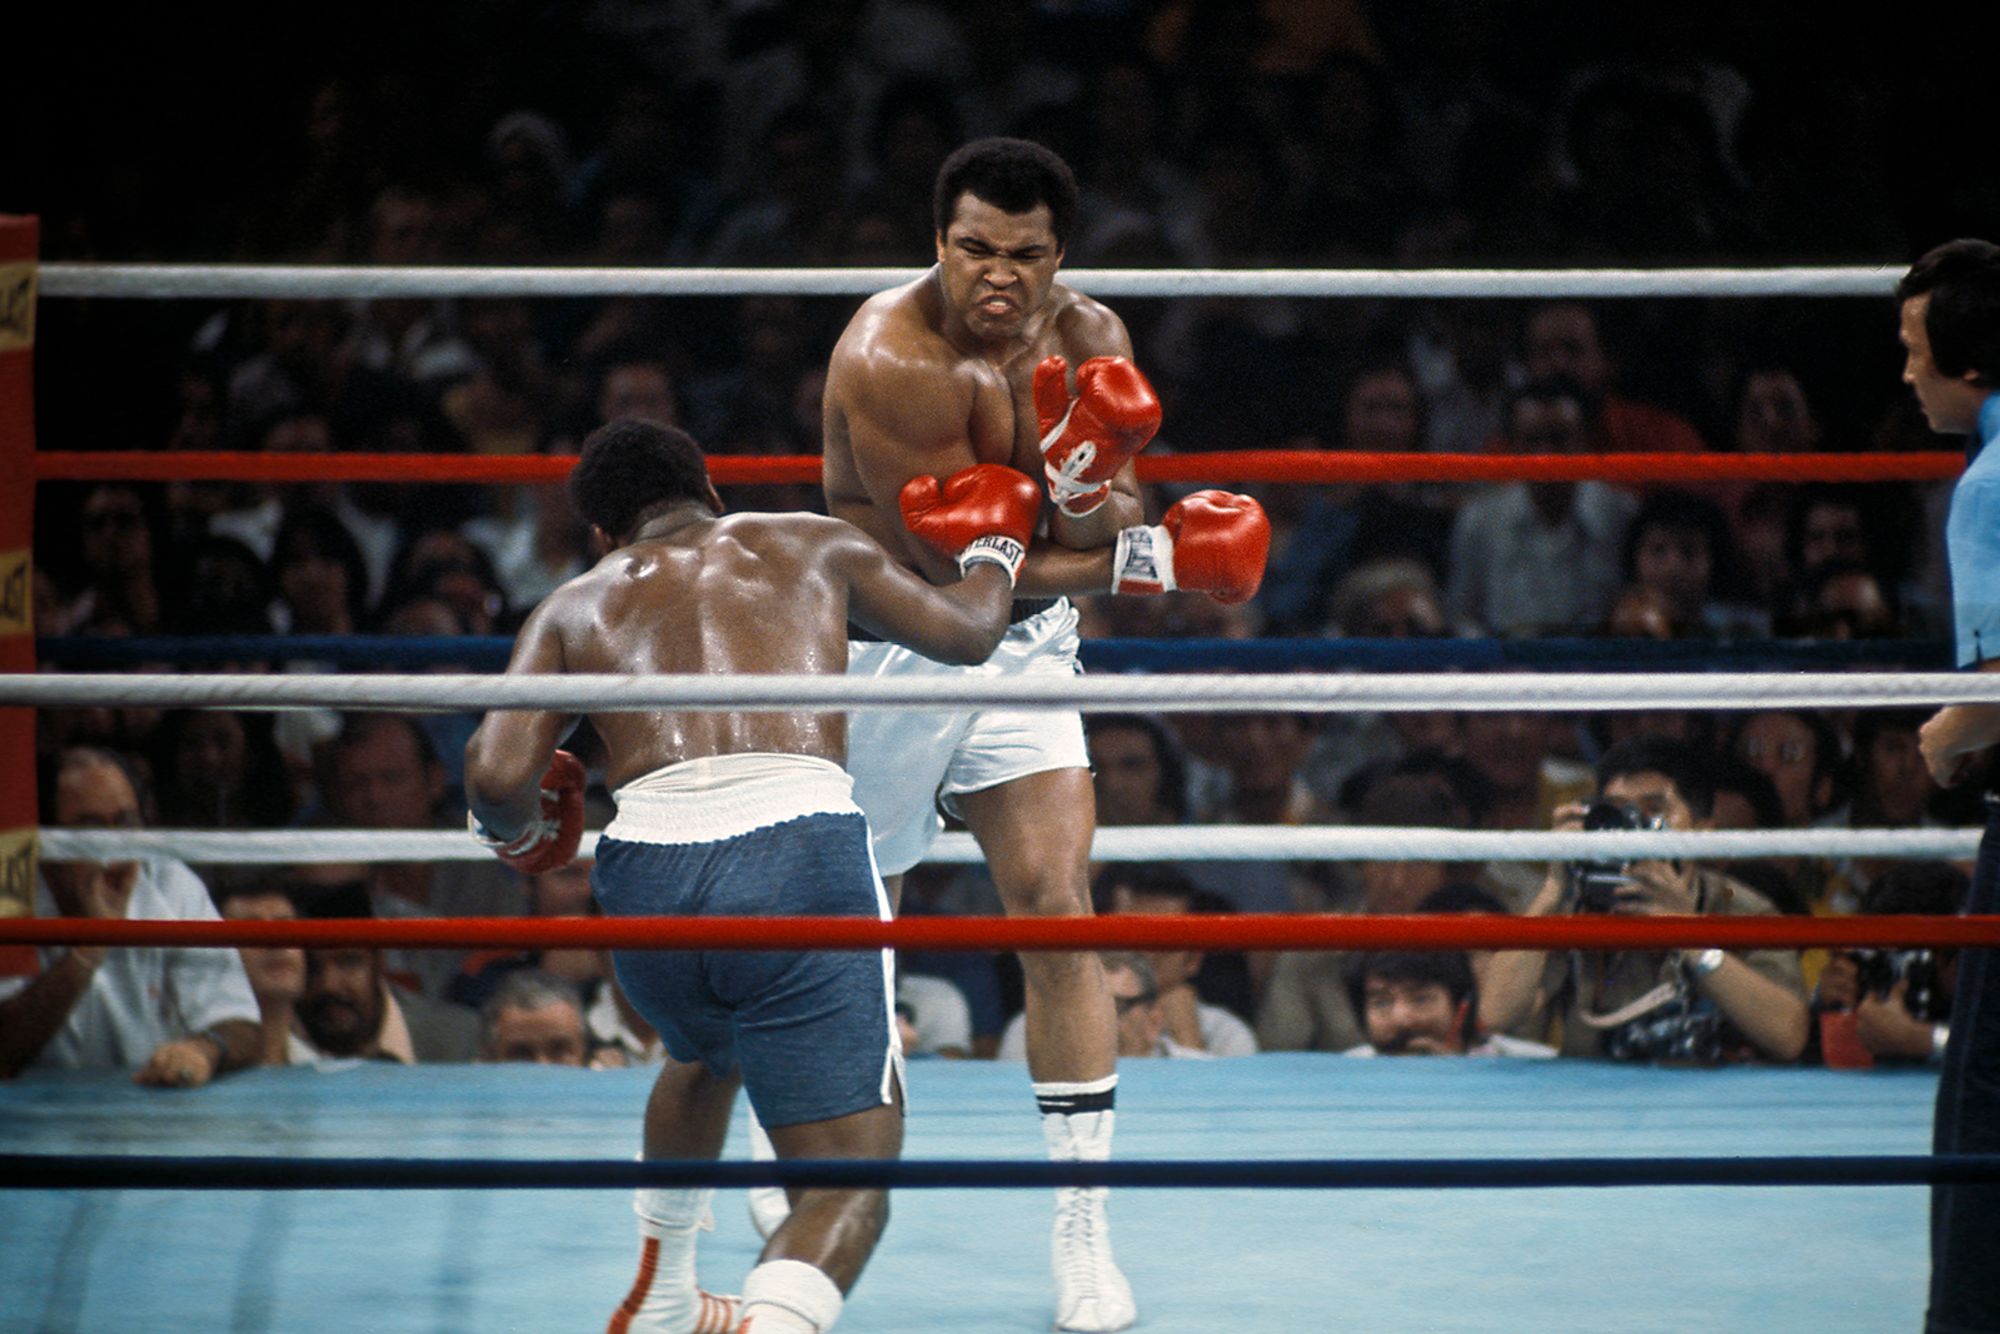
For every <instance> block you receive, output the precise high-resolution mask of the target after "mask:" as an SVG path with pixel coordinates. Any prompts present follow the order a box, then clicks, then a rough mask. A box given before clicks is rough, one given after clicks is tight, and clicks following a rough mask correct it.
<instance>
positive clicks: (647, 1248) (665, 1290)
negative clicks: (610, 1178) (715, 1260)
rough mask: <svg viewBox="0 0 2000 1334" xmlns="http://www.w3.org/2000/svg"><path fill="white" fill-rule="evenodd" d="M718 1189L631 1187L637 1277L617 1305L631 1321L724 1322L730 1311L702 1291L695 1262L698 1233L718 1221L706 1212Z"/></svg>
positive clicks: (644, 1324) (648, 1325) (670, 1324)
mask: <svg viewBox="0 0 2000 1334" xmlns="http://www.w3.org/2000/svg"><path fill="white" fill-rule="evenodd" d="M714 1193H715V1192H714V1191H712V1190H708V1189H699V1190H684V1189H677V1188H674V1187H662V1186H641V1187H640V1188H639V1189H638V1190H637V1191H635V1192H634V1193H633V1196H632V1212H633V1213H635V1214H637V1215H638V1216H639V1277H638V1279H637V1281H636V1282H635V1283H634V1284H633V1286H632V1291H631V1292H630V1293H629V1294H627V1295H626V1298H625V1300H624V1302H623V1303H622V1304H621V1305H620V1307H619V1314H620V1315H621V1316H623V1317H624V1319H625V1320H626V1321H628V1322H630V1324H633V1325H636V1326H637V1327H638V1328H640V1329H709V1328H720V1327H721V1321H722V1320H723V1318H724V1317H725V1315H726V1314H727V1312H726V1311H724V1310H722V1309H719V1307H720V1303H719V1302H718V1299H716V1298H713V1297H710V1296H708V1295H706V1294H704V1293H703V1292H702V1291H701V1288H700V1285H699V1284H698V1283H697V1282H696V1280H695V1265H694V1252H695V1241H696V1239H697V1238H698V1237H699V1236H700V1235H701V1234H702V1232H704V1231H707V1230H709V1229H711V1228H713V1227H714V1226H715V1225H714V1223H713V1222H712V1221H710V1217H709V1212H708V1201H709V1197H710V1196H711V1195H713V1194H714ZM712 1308H718V1309H712ZM614 1318H615V1317H614ZM616 1327H617V1328H626V1327H627V1326H616Z"/></svg>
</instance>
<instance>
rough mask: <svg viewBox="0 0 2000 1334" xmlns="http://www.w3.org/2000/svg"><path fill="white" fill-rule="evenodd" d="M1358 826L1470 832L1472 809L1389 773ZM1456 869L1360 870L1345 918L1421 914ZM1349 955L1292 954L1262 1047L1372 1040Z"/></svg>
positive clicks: (1280, 976) (1404, 864)
mask: <svg viewBox="0 0 2000 1334" xmlns="http://www.w3.org/2000/svg"><path fill="white" fill-rule="evenodd" d="M1356 819H1357V820H1358V821H1359V822H1360V823H1361V824H1364V825H1368V826H1372V827H1381V828H1390V829H1463V828H1464V827H1465V825H1466V820H1467V816H1466V810H1465V807H1464V805H1463V804H1462V803H1460V802H1459V801H1458V800H1457V798H1456V796H1455V794H1453V793H1452V792H1450V791H1449V790H1448V789H1447V788H1445V787H1443V786H1442V785H1440V784H1439V783H1436V782H1434V781H1432V780H1431V779H1430V778H1427V777H1425V776H1423V775H1420V774H1416V773H1394V772H1392V773H1389V774H1387V775H1385V776H1384V777H1382V778H1381V779H1379V780H1378V781H1376V782H1375V783H1373V784H1372V785H1371V786H1370V787H1369V789H1368V792H1367V795H1366V796H1364V797H1362V798H1361V800H1360V803H1359V806H1358V808H1357V810H1356ZM1450 870H1451V868H1450V867H1449V866H1448V865H1447V864H1446V863H1444V862H1441V861H1421V860H1406V861H1365V862H1361V863H1358V865H1357V872H1358V874H1357V876H1356V879H1357V880H1358V882H1359V899H1358V902H1350V903H1346V904H1342V905H1340V907H1341V910H1342V911H1347V912H1360V913H1362V914H1363V915H1367V916H1374V915H1377V914H1383V913H1411V912H1417V911H1420V910H1422V908H1423V905H1424V904H1425V903H1426V902H1428V900H1429V899H1430V896H1431V895H1433V894H1435V893H1436V892H1437V891H1439V890H1440V889H1442V888H1443V887H1444V886H1445V884H1446V883H1447V880H1448V879H1449V876H1450ZM1349 963H1350V956H1349V955H1348V954H1347V953H1346V952H1344V951H1340V950H1287V951H1285V952H1284V953H1282V954H1280V955H1278V957H1277V960H1276V962H1275V963H1274V965H1273V966H1272V968H1271V976H1270V981H1269V982H1268V983H1266V985H1265V987H1264V993H1263V999H1262V1001H1261V1002H1260V1003H1259V1005H1258V1008H1257V1041H1258V1044H1259V1045H1260V1046H1261V1047H1262V1048H1263V1049H1264V1050H1265V1051H1346V1050H1347V1049H1348V1048H1349V1047H1354V1046H1358V1045H1360V1044H1361V1043H1362V1042H1363V1041H1364V1040H1365V1037H1366V1034H1365V1031H1364V1030H1363V1028H1362V1024H1361V1015H1360V1013H1359V1012H1358V1011H1357V1010H1355V1008H1354V1005H1353V1001H1352V993H1351V989H1350V988H1349V986H1348V976H1347V971H1348V966H1349Z"/></svg>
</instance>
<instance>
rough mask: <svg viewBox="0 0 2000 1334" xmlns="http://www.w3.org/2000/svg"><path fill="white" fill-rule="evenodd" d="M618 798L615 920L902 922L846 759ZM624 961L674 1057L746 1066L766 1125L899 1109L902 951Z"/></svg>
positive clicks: (610, 908) (610, 892)
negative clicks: (898, 971) (897, 1002)
mask: <svg viewBox="0 0 2000 1334" xmlns="http://www.w3.org/2000/svg"><path fill="white" fill-rule="evenodd" d="M613 796H614V798H615V800H616V801H617V803H618V814H617V816H616V817H615V818H614V819H613V820H612V821H611V824H610V825H609V827H607V828H606V829H605V831H604V837H603V838H602V839H600V840H599V841H598V845H597V865H596V867H595V868H594V869H593V870H592V872H591V876H590V881H591V887H592V888H593V889H594V890H595V891H596V894H597V902H598V904H599V905H600V906H601V907H602V908H603V909H604V911H605V913H606V914H607V915H609V916H613V917H632V916H647V915H671V916H690V917H694V916H708V917H717V916H744V917H776V916H813V917H875V918H879V919H881V920H884V921H886V920H888V918H889V900H888V896H887V895H886V894H885V893H884V892H883V890H882V880H881V877H880V876H879V875H878V874H877V873H876V870H875V859H874V855H873V852H872V851H871V849H870V847H869V838H868V822H867V820H866V819H865V818H864V817H863V816H862V814H861V810H860V808H859V807H857V806H856V805H855V804H854V798H853V795H852V780H850V779H849V778H848V776H847V773H846V771H845V770H843V769H842V768H841V767H840V766H839V765H837V764H834V763H832V762H831V761H828V760H822V759H816V758H813V757H811V756H807V755H777V754H744V755H717V756H711V757H708V758H704V759H696V760H688V761H685V762H683V763H680V764H674V765H669V766H668V767H666V768H664V769H659V770H656V771H654V772H653V773H650V774H647V775H645V776H644V777H642V778H638V779H635V780H633V781H632V782H630V783H627V784H626V785H625V786H623V787H621V788H619V789H618V791H617V792H616V793H614V794H613ZM612 962H613V964H614V965H615V966H616V968H617V971H618V982H619V985H620V986H622V987H624V989H625V994H626V996H627V997H628V998H629V999H630V1000H631V1002H632V1004H633V1005H634V1006H635V1007H637V1009H638V1011H639V1013H640V1014H642V1015H644V1016H645V1018H646V1022H647V1023H649V1024H651V1025H652V1026H653V1027H654V1028H656V1029H658V1030H659V1033H660V1039H661V1041H662V1043H663V1044H664V1045H665V1047H666V1049H667V1051H668V1052H669V1053H670V1054H672V1056H673V1058H674V1059H675V1060H677V1061H684V1062H693V1061H700V1062H701V1063H702V1064H703V1065H705V1066H707V1067H708V1068H709V1069H710V1070H711V1071H713V1072H714V1073H716V1074H718V1075H728V1074H730V1073H731V1072H732V1071H735V1070H737V1069H739V1068H740V1069H741V1070H742V1072H743V1087H744V1090H745V1092H747V1093H748V1094H749V1096H750V1104H751V1106H753V1107H755V1108H756V1109H757V1115H758V1117H759V1118H760V1119H761V1120H762V1121H763V1123H764V1124H765V1125H766V1126H773V1127H775V1126H789V1125H799V1124H801V1123H804V1122H808V1121H829V1120H832V1119H833V1118H835V1117H840V1116H847V1115H850V1114H852V1113H855V1112H860V1111H865V1110H867V1109H868V1108H871V1107H879V1106H882V1105H883V1104H885V1103H891V1102H893V1100H894V1093H895V1088H896V1087H897V1086H898V1085H899V1084H900V1083H901V1078H902V1059H903V1056H902V1048H901V1045H900V1042H899V1040H898V1037H897V1033H896V1019H895V1011H894V1008H893V998H894V996H895V984H894V980H893V977H892V973H891V969H892V966H893V965H892V956H891V954H890V952H889V951H888V950H881V951H876V952H870V951H865V950H817V951H746V950H714V951H703V950H617V951H614V952H613V953H612Z"/></svg>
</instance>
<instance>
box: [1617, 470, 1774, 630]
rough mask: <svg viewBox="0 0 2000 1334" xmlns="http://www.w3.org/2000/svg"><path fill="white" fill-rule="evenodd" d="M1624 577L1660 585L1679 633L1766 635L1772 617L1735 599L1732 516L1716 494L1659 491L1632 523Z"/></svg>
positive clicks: (1658, 588)
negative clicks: (1726, 515) (1707, 496)
mask: <svg viewBox="0 0 2000 1334" xmlns="http://www.w3.org/2000/svg"><path fill="white" fill-rule="evenodd" d="M1622 569H1623V572H1624V576H1625V578H1626V579H1627V580H1628V581H1629V582H1630V584H1631V585H1633V586H1635V587H1637V588H1641V589H1646V590H1650V591H1652V592H1655V593H1658V594H1659V595H1660V597H1661V599H1662V601H1663V603H1664V605H1665V609H1666V611H1667V614H1668V617H1669V618H1670V621H1671V624H1672V628H1673V633H1674V637H1675V638H1690V637H1692V638H1701V639H1721V640H1731V639H1762V638H1765V637H1767V636H1768V635H1769V634H1770V632H1771V627H1770V621H1769V619H1768V618H1767V617H1764V616H1761V615H1759V614H1758V613H1756V612H1754V611H1752V610H1751V609H1750V608H1748V607H1742V606H1737V605H1735V604H1734V602H1733V601H1732V600H1731V595H1732V594H1733V593H1734V591H1735V587H1736V579H1735V559H1734V553H1733V552H1732V550H1731V547H1730V541H1729V523H1728V520H1727V519H1725V518H1724V517H1723V514H1722V511H1721V510H1720V509H1719V508H1717V507H1716V506H1715V505H1713V504H1711V503H1710V502H1709V501H1706V500H1703V499H1702V498H1701V497H1699V496H1695V495H1690V494H1688V493H1687V492H1685V491H1668V490H1662V491H1654V492H1653V493H1651V494H1650V495H1648V496H1647V497H1646V499H1645V502H1644V503H1643V504H1642V505H1640V506H1639V512H1638V513H1637V514H1635V515H1634V516H1633V517H1632V523H1631V525H1630V526H1629V527H1628V528H1627V529H1626V530H1625V558H1624V560H1623V562H1622Z"/></svg>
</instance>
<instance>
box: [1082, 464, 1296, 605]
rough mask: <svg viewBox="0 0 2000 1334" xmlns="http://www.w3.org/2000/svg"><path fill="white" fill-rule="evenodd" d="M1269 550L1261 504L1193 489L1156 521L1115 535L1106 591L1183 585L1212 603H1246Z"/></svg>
mask: <svg viewBox="0 0 2000 1334" xmlns="http://www.w3.org/2000/svg"><path fill="white" fill-rule="evenodd" d="M1270 554H1271V520H1270V519H1269V518H1268V517H1266V516H1265V514H1264V507H1263V506H1262V505H1259V504H1258V503H1257V502H1256V501H1254V500H1252V499H1251V498H1250V497H1249V496H1240V495H1237V494H1235V493H1233V492H1230V491H1197V492H1195V493H1194V494H1193V495H1191V496H1189V497H1188V498H1187V499H1185V500H1182V501H1180V502H1179V503H1178V504H1176V505H1175V506H1174V507H1173V508H1172V509H1170V510H1168V511H1167V513H1166V517H1165V518H1163V519H1162V520H1161V521H1160V522H1159V523H1158V524H1153V525H1141V526H1140V527H1137V528H1127V529H1126V530H1125V531H1124V532H1122V533H1120V534H1118V549H1117V551H1116V552H1115V553H1114V554H1113V558H1112V562H1111V591H1112V592H1114V593H1171V592H1173V591H1174V590H1175V589H1187V590H1189V591H1192V592H1198V593H1206V594H1208V595H1209V596H1210V597H1212V598H1214V599H1215V600H1216V601H1217V602H1248V601H1249V600H1250V599H1251V598H1253V597H1255V596H1257V585H1259V584H1261V583H1262V582H1264V561H1265V559H1266V558H1267V557H1269V556H1270Z"/></svg>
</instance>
